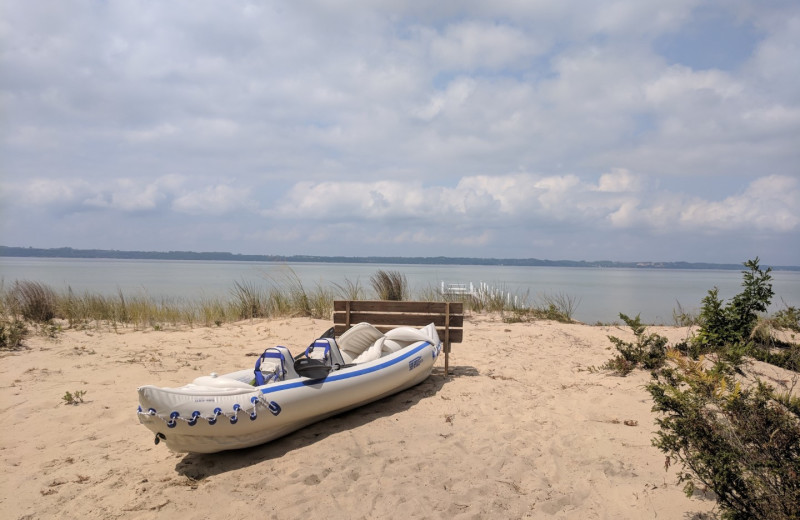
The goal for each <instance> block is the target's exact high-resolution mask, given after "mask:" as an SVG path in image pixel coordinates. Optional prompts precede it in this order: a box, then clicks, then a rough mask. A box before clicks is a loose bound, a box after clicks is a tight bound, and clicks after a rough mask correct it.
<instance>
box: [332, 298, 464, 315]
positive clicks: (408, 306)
mask: <svg viewBox="0 0 800 520" xmlns="http://www.w3.org/2000/svg"><path fill="white" fill-rule="evenodd" d="M348 303H349V304H350V312H370V311H379V312H403V313H434V314H444V313H445V309H446V308H447V303H448V302H396V301H390V300H353V301H346V300H336V301H334V302H333V310H334V311H336V312H342V311H346V310H347V304H348ZM463 313H464V304H463V303H462V302H450V314H463Z"/></svg>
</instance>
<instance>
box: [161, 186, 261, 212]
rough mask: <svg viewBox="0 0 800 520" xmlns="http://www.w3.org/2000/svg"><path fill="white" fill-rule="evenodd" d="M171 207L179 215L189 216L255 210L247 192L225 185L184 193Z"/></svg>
mask: <svg viewBox="0 0 800 520" xmlns="http://www.w3.org/2000/svg"><path fill="white" fill-rule="evenodd" d="M172 207H173V209H174V210H175V211H177V212H179V213H188V214H191V215H222V214H225V213H231V212H238V211H242V210H245V211H250V210H253V209H255V205H254V202H253V201H252V200H251V199H250V192H249V190H247V189H244V188H233V187H231V186H226V185H217V186H208V187H206V188H205V189H203V190H195V191H190V192H188V193H185V194H183V195H181V196H179V197H177V198H176V199H175V200H174V201H173V203H172Z"/></svg>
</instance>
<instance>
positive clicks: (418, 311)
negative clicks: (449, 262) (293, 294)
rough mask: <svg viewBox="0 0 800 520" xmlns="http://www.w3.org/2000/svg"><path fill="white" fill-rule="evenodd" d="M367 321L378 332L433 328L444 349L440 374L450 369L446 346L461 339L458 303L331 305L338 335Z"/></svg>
mask: <svg viewBox="0 0 800 520" xmlns="http://www.w3.org/2000/svg"><path fill="white" fill-rule="evenodd" d="M361 322H367V323H370V324H372V325H374V326H375V328H377V329H378V330H380V331H381V332H388V331H389V330H391V329H394V328H397V327H404V326H409V327H424V326H425V325H428V324H429V323H433V324H434V325H435V326H436V332H437V333H438V334H439V339H441V340H442V350H444V373H445V375H447V374H448V372H449V369H450V345H451V344H452V343H461V340H462V338H463V336H464V328H463V327H464V304H463V303H461V302H404V301H389V300H337V301H334V302H333V326H334V329H335V331H336V336H340V335H341V334H343V333H344V332H345V331H346V330H347V329H349V328H350V327H352V326H353V325H355V324H357V323H361Z"/></svg>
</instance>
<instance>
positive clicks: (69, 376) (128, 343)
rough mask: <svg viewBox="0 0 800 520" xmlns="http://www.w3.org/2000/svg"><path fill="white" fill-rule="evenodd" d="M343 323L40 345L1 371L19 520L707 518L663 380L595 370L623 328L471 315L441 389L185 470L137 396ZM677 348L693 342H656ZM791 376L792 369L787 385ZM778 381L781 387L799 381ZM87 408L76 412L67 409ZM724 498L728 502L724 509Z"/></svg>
mask: <svg viewBox="0 0 800 520" xmlns="http://www.w3.org/2000/svg"><path fill="white" fill-rule="evenodd" d="M329 326H330V323H329V322H327V321H324V320H313V319H309V318H293V319H279V320H257V321H252V322H251V321H248V322H241V323H236V324H227V325H223V326H221V327H213V328H205V327H197V328H191V329H181V330H164V331H154V330H148V331H134V330H131V329H119V330H117V331H114V330H109V329H97V328H92V329H87V330H67V331H64V332H61V333H58V334H57V335H56V336H55V337H54V338H48V337H46V336H44V335H41V334H40V335H34V336H32V337H30V338H29V339H28V340H27V341H26V345H27V348H26V349H24V350H20V351H17V352H12V353H4V354H3V359H2V361H0V387H2V389H1V390H0V392H1V393H0V396H2V399H1V400H0V407H1V408H2V412H3V413H2V416H3V418H4V420H5V425H4V427H3V429H2V432H3V433H2V437H1V438H0V463H2V471H1V472H0V511H3V517H4V518H14V519H24V518H81V519H94V518H98V519H100V518H102V519H110V518H126V519H134V518H155V517H162V516H163V517H164V518H172V519H183V518H186V519H202V518H244V517H254V518H278V519H292V518H448V519H449V518H470V519H475V518H582V519H583V518H586V519H590V518H610V519H611V518H613V519H620V518H659V519H673V518H674V519H686V518H700V517H702V513H704V512H708V511H710V510H712V509H713V508H714V500H713V497H712V496H706V495H703V494H702V493H701V494H696V495H695V496H694V497H692V498H687V497H686V496H685V495H684V494H683V492H682V489H681V485H680V484H678V483H677V479H676V472H677V468H676V467H675V466H674V465H673V466H672V467H671V468H669V469H665V464H664V462H665V456H664V454H662V453H661V452H659V451H658V450H657V449H656V448H653V447H652V446H651V439H652V437H653V432H654V431H655V429H656V427H655V426H654V419H655V416H654V415H653V414H652V413H651V411H650V408H651V402H650V399H649V395H648V394H647V393H646V391H645V390H644V388H643V385H644V384H645V383H646V382H647V381H648V379H649V375H648V374H646V373H634V374H633V375H631V376H629V377H625V378H622V377H617V376H614V375H611V374H609V373H607V372H603V371H600V372H597V371H593V370H590V367H596V366H600V365H602V364H603V363H604V362H605V361H606V360H608V359H609V358H610V357H611V354H612V350H611V343H610V342H609V341H608V339H607V337H606V336H607V335H608V334H613V335H616V336H619V337H630V336H631V335H630V332H629V330H624V329H622V328H618V327H613V326H611V327H599V326H587V325H579V324H575V325H565V324H560V323H555V322H547V321H539V322H533V323H514V324H506V323H503V322H502V320H501V319H500V318H499V317H498V316H485V315H484V316H472V317H470V318H468V319H467V322H466V324H465V340H464V342H463V343H461V344H457V345H454V346H453V353H452V355H451V358H450V366H451V374H450V376H449V377H445V375H444V371H443V363H444V361H443V359H441V358H440V360H439V361H438V362H437V366H436V367H435V368H434V372H433V374H432V375H431V376H430V377H429V378H428V379H427V380H426V381H425V382H423V383H422V384H420V385H418V386H417V387H414V388H412V389H410V390H407V391H405V392H402V393H400V394H397V395H395V396H392V397H389V398H387V399H384V400H382V401H379V402H376V403H373V404H370V405H367V406H364V407H362V408H359V409H357V410H354V411H351V412H348V413H346V414H343V415H340V416H337V417H334V418H331V419H328V420H325V421H322V422H319V423H317V424H314V425H312V426H309V427H307V428H305V429H303V430H300V431H298V432H295V433H293V434H291V435H289V436H287V437H284V438H282V439H279V440H277V441H273V442H271V443H269V444H266V445H262V446H259V447H255V448H250V449H246V450H239V451H234V452H223V453H219V454H213V455H194V454H177V453H172V452H170V451H169V450H168V449H167V448H166V447H165V446H164V444H163V443H162V444H160V445H158V446H156V445H155V444H154V443H153V435H152V434H151V432H150V431H149V430H147V429H146V428H145V427H144V426H142V425H140V424H139V421H138V418H137V415H136V407H137V405H138V403H137V394H136V388H137V386H139V385H142V384H158V385H161V386H180V385H182V384H185V383H187V382H189V381H191V380H192V379H194V378H195V377H197V376H198V375H205V374H208V373H210V372H212V371H216V372H221V373H222V372H227V371H232V370H236V369H240V368H244V367H247V366H249V365H250V364H251V363H252V362H254V359H255V358H254V357H253V356H252V355H254V354H257V353H260V352H261V351H263V349H264V348H265V347H267V346H272V345H275V344H281V345H286V346H288V347H289V348H290V349H291V350H292V351H293V352H295V353H299V351H300V350H301V349H302V348H305V346H307V344H308V343H310V342H311V341H312V340H313V339H314V338H315V337H317V336H318V335H319V334H320V333H322V332H323V331H324V330H325V329H327V328H328V327H329ZM651 330H653V331H655V332H659V333H661V334H663V335H666V336H667V337H669V338H670V339H671V340H672V341H677V340H680V339H681V338H683V337H685V336H686V334H687V333H688V331H687V330H686V329H680V328H672V327H653V328H652V329H651ZM773 372H774V371H773ZM773 372H770V371H769V369H763V370H762V376H765V377H766V378H767V379H769V378H770V377H772V378H780V377H781V376H780V374H775V373H773ZM76 391H84V392H85V394H84V395H83V402H82V403H79V404H76V405H68V404H66V403H65V401H64V400H63V397H64V396H65V394H66V393H67V392H71V393H73V394H75V393H76ZM709 495H710V494H709Z"/></svg>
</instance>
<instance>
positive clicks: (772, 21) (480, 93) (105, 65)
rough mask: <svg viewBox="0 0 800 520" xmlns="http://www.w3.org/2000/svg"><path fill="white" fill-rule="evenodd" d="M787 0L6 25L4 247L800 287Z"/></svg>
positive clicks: (128, 10)
mask: <svg viewBox="0 0 800 520" xmlns="http://www.w3.org/2000/svg"><path fill="white" fill-rule="evenodd" d="M798 56H800V2H797V1H796V0H763V1H755V0H753V1H746V0H705V1H703V0H671V1H669V2H664V1H662V0H653V1H649V0H606V1H603V2H597V1H594V0H528V1H522V0H492V1H491V2H488V1H485V0H481V1H469V0H459V1H450V0H439V1H436V2H430V1H408V0H405V1H395V0H391V1H384V2H379V1H373V0H369V1H367V0H336V1H333V0H293V1H279V0H278V1H269V0H266V1H252V2H248V1H243V0H229V1H221V0H220V1H207V0H185V1H169V2H162V1H155V0H135V1H134V0H131V1H128V0H114V1H102V0H69V1H65V0H53V1H46V0H44V1H36V2H31V1H29V0H1V1H0V110H1V111H2V112H0V208H2V209H1V211H2V215H1V217H2V218H1V219H0V221H1V223H0V244H4V245H11V246H33V247H60V246H70V247H75V248H102V249H126V250H158V251H168V250H195V251H230V252H234V253H254V254H287V255H293V254H319V255H355V256H365V255H377V256H389V255H399V256H440V255H444V256H477V257H501V258H529V257H535V258H547V259H572V260H600V259H607V260H622V261H634V260H636V261H638V260H687V261H710V262H730V263H738V262H743V261H744V260H746V259H748V258H753V257H755V256H756V255H758V256H760V257H761V259H762V261H763V262H764V263H772V264H784V265H785V264H791V265H798V264H800V58H798Z"/></svg>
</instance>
